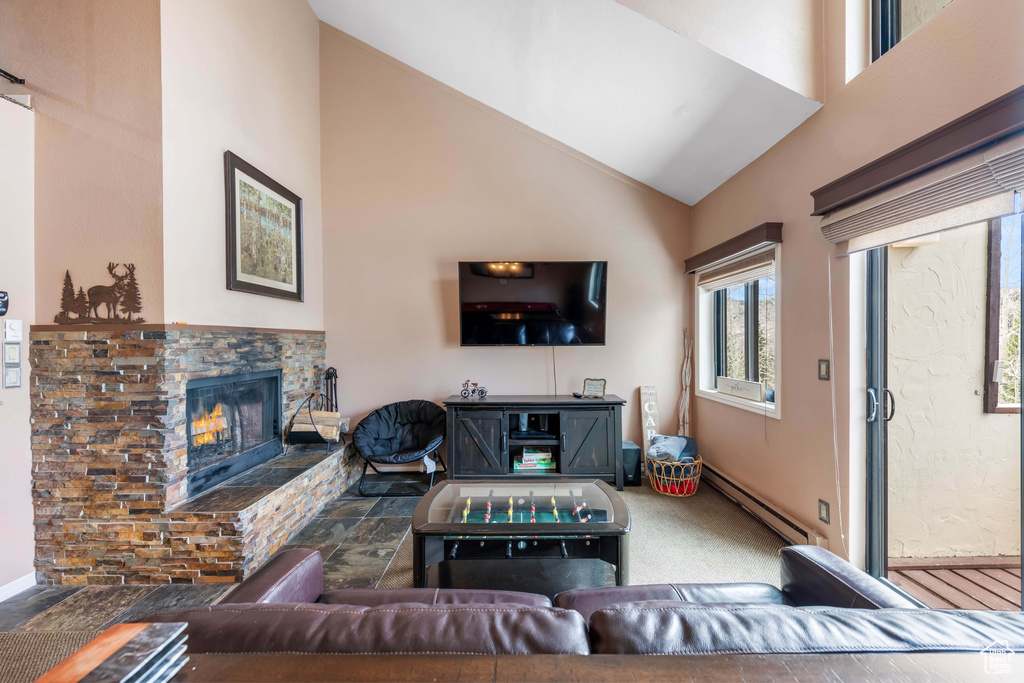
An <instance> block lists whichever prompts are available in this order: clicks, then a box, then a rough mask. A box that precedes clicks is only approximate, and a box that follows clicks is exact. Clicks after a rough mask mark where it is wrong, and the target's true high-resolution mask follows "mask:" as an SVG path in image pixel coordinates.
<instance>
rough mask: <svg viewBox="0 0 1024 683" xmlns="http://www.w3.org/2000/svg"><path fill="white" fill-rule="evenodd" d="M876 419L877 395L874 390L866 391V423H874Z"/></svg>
mask: <svg viewBox="0 0 1024 683" xmlns="http://www.w3.org/2000/svg"><path fill="white" fill-rule="evenodd" d="M877 417H878V394H877V393H876V392H875V390H874V389H868V422H874V421H875V418H877Z"/></svg>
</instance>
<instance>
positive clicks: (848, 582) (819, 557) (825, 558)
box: [781, 545, 917, 609]
mask: <svg viewBox="0 0 1024 683" xmlns="http://www.w3.org/2000/svg"><path fill="white" fill-rule="evenodd" d="M781 560H782V593H783V595H784V596H785V598H786V602H787V603H789V604H791V605H798V606H801V607H803V606H809V605H826V606H830V607H858V608H867V609H879V608H883V607H900V608H907V609H910V608H916V607H917V605H915V604H914V603H913V602H911V601H910V600H907V599H906V598H905V597H903V596H902V595H901V594H900V593H898V592H896V591H895V590H893V589H892V588H889V587H888V586H886V585H885V584H884V583H882V582H881V581H879V580H878V579H876V578H874V577H873V576H870V575H869V574H867V573H865V572H862V571H861V570H860V569H857V568H856V567H854V566H853V565H852V564H850V563H849V562H847V561H846V560H844V559H843V558H841V557H838V556H837V555H834V554H833V553H830V552H829V551H827V550H825V549H824V548H819V547H818V546H813V545H794V546H789V547H788V548H783V549H782V553H781Z"/></svg>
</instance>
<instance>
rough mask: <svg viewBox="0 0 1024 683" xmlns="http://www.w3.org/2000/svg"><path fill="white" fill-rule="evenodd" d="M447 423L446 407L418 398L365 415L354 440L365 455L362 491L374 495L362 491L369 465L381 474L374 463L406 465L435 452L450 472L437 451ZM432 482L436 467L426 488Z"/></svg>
mask: <svg viewBox="0 0 1024 683" xmlns="http://www.w3.org/2000/svg"><path fill="white" fill-rule="evenodd" d="M444 427H445V412H444V408H442V407H441V406H439V405H437V404H436V403H431V402H430V401H423V400H419V399H416V400H412V401H399V402H398V403H391V404H389V405H386V406H384V407H383V408H378V409H377V410H375V411H373V412H372V413H370V414H369V415H367V416H366V417H364V418H363V419H362V421H360V423H359V424H358V425H357V426H356V428H355V431H354V432H352V443H353V444H354V445H355V447H356V452H357V453H358V454H359V455H360V457H362V459H363V475H362V476H361V477H359V495H361V496H367V495H372V494H367V493H365V492H364V491H363V482H364V481H365V479H366V468H367V467H370V468H372V469H373V471H374V472H376V473H377V474H381V471H380V470H378V469H377V468H376V466H374V463H377V464H378V465H404V464H406V463H410V462H416V461H417V460H423V459H424V458H426V457H427V456H428V455H430V454H431V453H433V454H434V455H435V456H436V459H437V461H438V463H440V465H441V467H443V468H444V469H442V470H441V471H442V472H447V471H448V468H447V467H446V466H445V464H444V461H443V460H441V456H440V454H439V453H438V448H440V446H441V442H442V441H444ZM433 485H434V471H431V472H430V483H429V484H428V485H427V491H429V490H430V488H431V487H432V486H433ZM396 495H399V496H421V495H423V494H422V493H416V492H410V493H401V494H396ZM389 497H390V496H389Z"/></svg>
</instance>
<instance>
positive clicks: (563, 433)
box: [562, 432, 569, 451]
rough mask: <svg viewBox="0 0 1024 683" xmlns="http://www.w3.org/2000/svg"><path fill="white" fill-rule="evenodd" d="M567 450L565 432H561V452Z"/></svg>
mask: <svg viewBox="0 0 1024 683" xmlns="http://www.w3.org/2000/svg"><path fill="white" fill-rule="evenodd" d="M567 450H569V447H568V446H566V445H565V432H562V451H567Z"/></svg>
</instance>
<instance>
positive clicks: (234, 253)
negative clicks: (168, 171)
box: [224, 152, 302, 301]
mask: <svg viewBox="0 0 1024 683" xmlns="http://www.w3.org/2000/svg"><path fill="white" fill-rule="evenodd" d="M224 182H225V191H226V193H227V194H226V207H227V257H228V258H227V269H228V289H230V290H233V291H236V292H250V293H252V294H262V295H263V296H273V297H277V298H280V299H291V300H292V301H302V199H301V198H300V197H299V196H298V195H297V194H295V193H294V192H292V191H291V190H289V189H288V188H286V187H285V186H284V185H281V184H280V183H279V182H277V181H275V180H274V179H273V178H271V177H270V176H268V175H267V174H266V173H263V172H262V171H259V170H258V169H256V167H254V166H253V165H252V164H250V163H247V162H246V161H244V160H242V159H240V158H239V157H238V156H236V155H235V154H233V153H232V152H224Z"/></svg>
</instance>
